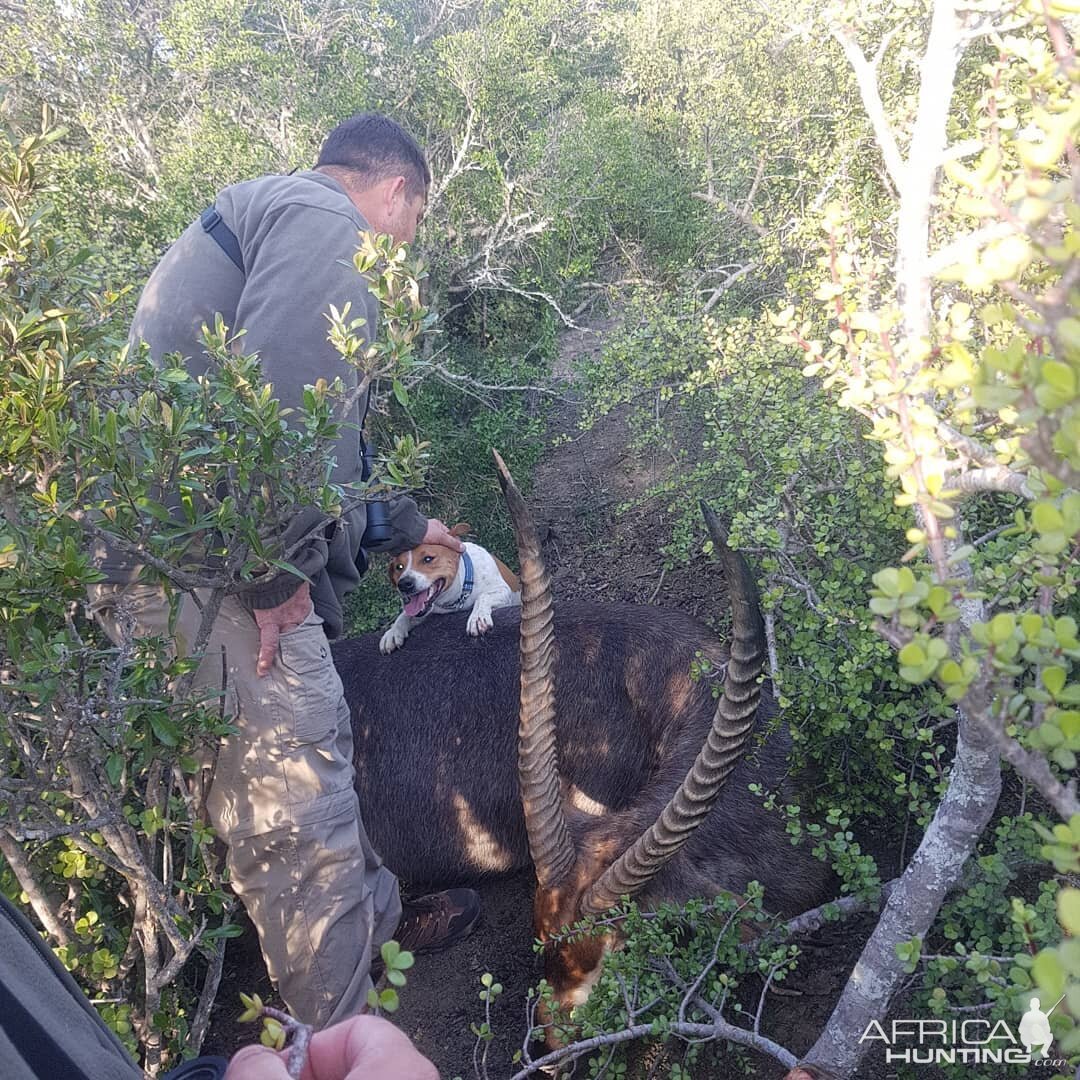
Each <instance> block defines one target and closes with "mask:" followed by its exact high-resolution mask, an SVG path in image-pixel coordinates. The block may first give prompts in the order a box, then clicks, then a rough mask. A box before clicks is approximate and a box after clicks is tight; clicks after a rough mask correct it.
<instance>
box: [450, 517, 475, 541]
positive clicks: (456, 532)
mask: <svg viewBox="0 0 1080 1080" xmlns="http://www.w3.org/2000/svg"><path fill="white" fill-rule="evenodd" d="M470 532H472V526H471V525H470V524H469V523H468V522H467V521H460V522H458V524H457V525H455V526H454V527H453V528H452V529H451V530H450V535H451V536H456V537H457V538H458V539H459V540H460V539H461V538H462V537H463V536H467V535H468V534H469V533H470Z"/></svg>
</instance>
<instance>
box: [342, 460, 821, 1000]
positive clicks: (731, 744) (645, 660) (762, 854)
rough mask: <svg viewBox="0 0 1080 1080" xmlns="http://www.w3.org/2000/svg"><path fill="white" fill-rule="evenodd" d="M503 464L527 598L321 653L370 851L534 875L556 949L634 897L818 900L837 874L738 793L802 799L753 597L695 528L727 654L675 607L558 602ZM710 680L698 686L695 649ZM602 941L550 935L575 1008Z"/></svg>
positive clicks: (540, 923)
mask: <svg viewBox="0 0 1080 1080" xmlns="http://www.w3.org/2000/svg"><path fill="white" fill-rule="evenodd" d="M499 464H500V471H501V476H500V481H501V483H502V484H503V489H504V492H505V494H506V497H507V503H508V505H509V508H510V514H511V518H512V521H513V524H514V530H515V536H516V538H517V543H518V550H519V555H520V565H521V579H522V606H521V609H520V612H519V611H518V609H516V608H504V609H499V610H497V611H495V613H494V616H495V625H494V627H493V628H492V629H491V630H490V631H489V632H488V633H487V634H486V635H484V636H483V637H480V638H471V637H468V636H467V635H466V633H465V616H448V617H445V618H443V619H440V620H438V622H437V624H436V623H427V624H423V625H421V626H420V627H419V628H418V629H417V630H416V631H415V632H414V634H413V636H412V637H410V639H409V647H408V649H403V650H400V651H399V652H396V653H394V654H392V655H390V656H383V655H381V654H380V652H379V648H378V641H379V636H378V635H377V634H371V635H367V636H365V637H363V638H358V639H353V640H348V641H342V642H338V643H335V645H334V646H333V650H334V658H335V662H336V664H337V667H338V670H339V671H340V673H341V678H342V681H343V683H344V686H345V694H346V697H347V699H348V701H349V704H350V707H351V709H352V719H353V733H354V738H355V747H356V771H357V780H356V783H357V790H358V792H359V795H360V802H361V809H362V813H363V820H364V823H365V825H366V827H367V831H368V834H369V836H370V838H371V841H372V843H373V845H374V847H375V849H376V850H377V851H379V852H380V854H381V855H382V857H383V859H384V860H385V862H386V863H387V865H388V866H389V867H390V868H391V869H392V870H393V871H394V872H395V873H397V874H399V875H400V876H402V877H404V878H405V879H406V880H408V881H410V882H411V883H414V884H421V883H423V884H436V883H437V884H451V883H454V882H462V881H468V880H470V879H475V878H476V877H477V876H480V875H485V874H492V873H499V872H505V871H509V870H513V869H516V868H518V867H522V866H525V865H528V863H529V862H530V861H531V862H532V864H533V866H534V867H535V870H536V877H537V885H538V887H537V892H536V900H535V905H534V925H535V930H536V933H537V936H538V937H540V938H541V939H542V940H545V941H547V940H550V939H551V938H552V937H553V936H554V935H556V934H557V932H558V931H559V930H560V929H561V928H562V927H564V926H566V925H569V924H572V923H574V922H577V921H578V920H579V919H581V918H582V917H583V916H585V915H589V914H599V913H602V912H604V911H606V910H608V909H609V908H611V907H612V906H613V905H615V904H616V903H618V901H619V898H620V897H621V896H623V895H631V896H635V897H636V898H637V899H638V901H639V902H640V903H641V904H642V905H643V906H648V905H654V904H656V903H659V902H661V901H664V900H675V901H683V900H687V899H689V898H691V897H697V896H715V895H716V894H718V893H720V892H723V891H730V892H739V891H741V890H742V889H743V888H744V887H745V886H746V884H747V883H748V882H749V881H752V880H757V881H759V882H761V884H762V885H763V886H764V887H765V903H766V906H767V907H768V908H769V909H770V910H772V911H775V912H777V913H778V914H785V915H787V914H796V913H798V912H801V911H803V910H805V909H807V908H810V907H813V906H815V905H816V904H818V903H821V902H823V901H825V900H827V899H829V897H830V895H831V889H830V887H829V886H830V883H831V875H830V873H829V871H828V870H827V868H826V867H825V866H824V865H823V864H822V863H820V862H818V861H817V860H815V859H814V858H813V857H812V856H810V855H809V854H808V853H806V852H805V851H803V850H801V849H798V848H793V847H792V846H791V844H790V842H789V840H788V838H787V836H786V834H785V831H784V828H783V824H782V822H781V821H780V820H779V818H778V817H777V816H776V815H775V814H773V813H769V812H767V811H765V810H764V809H763V808H762V805H761V800H760V798H759V797H758V796H756V795H754V794H752V793H751V792H750V791H749V790H748V785H749V784H750V783H752V782H757V783H759V784H761V785H762V786H763V787H765V788H766V789H770V790H779V791H780V793H781V798H784V799H787V800H788V801H796V799H797V796H796V795H795V793H794V792H793V791H792V790H791V789H790V786H789V784H788V782H787V780H786V774H787V761H786V757H787V751H788V748H789V738H788V736H787V733H786V731H785V730H784V729H783V727H782V726H780V727H778V729H777V730H776V731H775V732H773V733H772V734H771V735H770V736H769V737H768V738H766V739H765V740H764V742H762V743H761V744H760V745H758V744H757V743H756V742H755V745H754V746H753V747H752V748H751V749H750V750H749V751H747V747H748V744H749V741H750V736H751V734H752V732H753V730H754V727H755V724H758V723H764V722H766V721H768V720H769V719H771V718H774V717H775V714H776V706H775V703H774V701H773V699H772V696H771V694H770V693H769V690H768V688H767V687H766V686H763V685H762V684H761V683H760V682H759V676H760V673H761V670H762V665H763V657H764V652H765V644H764V632H763V624H762V620H761V615H760V612H759V610H758V601H757V591H756V588H755V585H754V581H753V578H752V577H751V575H750V572H749V568H748V567H747V566H746V563H745V561H744V560H743V559H742V557H741V556H739V555H738V554H736V553H735V552H732V551H730V550H729V549H728V548H727V546H726V544H725V543H724V537H723V536H722V534H721V532H720V530H719V526H718V524H717V523H716V521H715V519H713V518H711V516H709V517H708V520H709V526H710V530H711V531H712V533H713V538H714V543H715V546H716V549H717V551H718V553H719V554H720V557H721V561H722V563H723V566H724V571H725V576H726V578H727V588H728V592H729V596H730V600H731V604H732V608H733V629H732V642H731V648H730V650H728V649H725V648H723V647H722V645H721V644H720V642H718V641H717V639H716V637H715V635H713V634H712V632H711V631H709V630H708V629H706V628H705V627H703V626H701V625H700V624H699V623H697V622H696V621H695V620H693V619H691V618H690V617H688V616H686V615H684V614H682V613H680V612H676V611H668V610H664V609H662V608H654V607H645V606H637V605H630V604H587V603H565V604H560V605H559V608H558V610H557V611H555V610H554V609H553V606H552V601H551V591H550V587H549V583H548V579H547V575H546V572H545V570H544V567H543V564H542V562H541V559H540V550H539V543H538V541H537V538H536V533H535V530H534V528H533V526H532V524H531V522H530V521H529V519H528V515H527V513H526V511H525V506H524V503H523V501H522V499H521V496H520V495H519V494H518V492H517V489H516V488H515V487H514V486H513V483H512V481H511V480H510V478H509V475H508V474H507V473H506V472H505V467H503V466H502V464H501V461H500V462H499ZM702 656H703V657H704V658H705V659H707V660H708V661H709V662H710V665H711V667H712V670H713V671H714V672H723V674H724V684H723V691H722V693H721V695H720V698H719V703H717V702H716V701H715V700H714V699H713V696H712V692H711V687H710V685H709V684H710V680H708V679H698V680H695V679H693V678H692V677H691V668H692V664H693V662H694V661H695V658H698V657H702ZM608 945H609V942H605V941H604V940H602V939H599V938H597V937H578V938H576V939H574V940H571V941H565V940H560V941H559V943H558V944H557V945H554V946H553V947H551V948H549V949H548V950H547V951H546V955H545V969H546V976H547V979H548V981H549V983H550V984H551V985H552V986H553V987H554V989H555V996H556V999H557V1000H558V1001H559V1002H560V1003H561V1004H563V1005H565V1006H572V1005H574V1004H577V1003H579V1002H580V1001H583V1000H584V998H585V997H586V996H587V994H588V991H589V989H590V988H591V986H592V985H593V984H594V983H595V981H596V978H597V977H598V975H599V973H600V970H601V964H602V962H603V954H604V951H605V949H606V948H607V947H608Z"/></svg>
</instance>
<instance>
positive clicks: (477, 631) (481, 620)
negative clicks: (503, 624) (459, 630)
mask: <svg viewBox="0 0 1080 1080" xmlns="http://www.w3.org/2000/svg"><path fill="white" fill-rule="evenodd" d="M494 625H495V624H494V623H493V622H492V620H491V612H490V611H474V612H473V613H472V614H471V615H470V616H469V621H468V622H467V623H466V624H465V629H466V630H467V631H468V632H469V633H470V634H471V635H472V636H473V637H479V636H480V635H481V634H486V633H487V632H488V631H489V630H490V629H491V628H492V626H494Z"/></svg>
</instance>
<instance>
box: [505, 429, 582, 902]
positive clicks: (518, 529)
mask: <svg viewBox="0 0 1080 1080" xmlns="http://www.w3.org/2000/svg"><path fill="white" fill-rule="evenodd" d="M492 453H493V454H494V455H495V464H496V466H497V467H498V470H499V486H500V487H501V488H502V492H503V495H504V497H505V498H506V506H507V509H508V510H509V511H510V522H511V524H512V525H513V527H514V540H515V541H516V543H517V549H518V559H519V562H520V566H521V715H520V719H519V721H518V780H519V784H520V786H521V805H522V808H523V809H524V811H525V829H526V831H527V832H528V834H529V854H530V855H531V856H532V861H533V865H534V866H535V867H536V880H537V881H538V882H539V883H540V886H541V887H542V888H546V887H550V886H553V885H557V884H558V883H559V882H560V881H562V880H563V879H564V878H565V877H566V876H567V875H568V874H569V873H570V870H571V869H572V868H573V865H574V862H575V854H574V844H573V841H572V840H571V839H570V833H569V831H568V830H567V828H566V818H565V817H564V816H563V809H562V793H561V791H560V788H559V759H558V752H557V750H556V746H555V678H554V675H553V665H554V659H555V655H554V654H555V633H554V630H553V627H552V613H551V582H550V581H549V580H548V576H547V570H546V569H545V568H544V563H543V560H542V559H541V558H540V541H539V539H538V538H537V535H536V529H535V527H534V526H533V523H532V519H531V518H530V517H529V512H528V510H527V509H526V507H525V500H524V499H522V497H521V492H520V491H518V489H517V486H516V485H515V484H514V481H513V478H512V477H511V476H510V471H509V470H508V469H507V467H506V464H505V463H504V462H503V459H502V458H501V457H500V456H499V454H498V452H497V451H495V450H493V451H492Z"/></svg>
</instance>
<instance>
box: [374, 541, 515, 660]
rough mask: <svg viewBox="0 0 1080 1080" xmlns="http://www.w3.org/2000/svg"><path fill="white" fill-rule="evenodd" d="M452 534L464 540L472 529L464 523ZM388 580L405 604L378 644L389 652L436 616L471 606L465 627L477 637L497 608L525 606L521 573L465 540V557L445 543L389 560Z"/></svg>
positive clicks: (402, 643)
mask: <svg viewBox="0 0 1080 1080" xmlns="http://www.w3.org/2000/svg"><path fill="white" fill-rule="evenodd" d="M450 532H451V534H452V535H453V536H456V537H458V539H461V538H462V537H463V536H465V535H467V534H468V532H469V526H468V525H467V524H465V523H464V522H462V523H461V524H460V525H455V526H454V527H453V528H452V529H451V530H450ZM390 581H391V582H392V583H393V585H394V587H395V588H396V589H397V590H398V592H400V593H401V596H402V600H403V603H404V606H403V608H402V612H401V614H400V615H399V616H398V617H397V618H396V619H395V620H394V625H393V626H391V627H390V629H389V630H387V631H386V633H385V634H383V636H382V638H381V639H380V641H379V651H380V652H382V653H386V654H389V653H392V652H393V651H394V650H395V649H399V648H401V646H402V645H404V644H405V639H406V638H407V637H408V636H409V632H410V631H411V630H412V629H413V627H414V626H416V625H417V624H418V623H419V622H420V621H421V619H425V618H427V616H428V615H430V614H431V613H432V612H434V613H435V614H439V615H445V614H447V613H449V612H452V611H469V610H470V608H471V609H472V610H471V612H470V614H469V621H468V622H467V623H466V624H465V629H466V630H467V631H468V632H469V633H470V634H471V635H472V636H473V637H477V636H479V635H480V634H483V633H486V632H487V631H488V630H490V629H491V626H492V621H491V612H492V610H493V609H494V608H499V607H513V606H515V605H519V604H520V603H521V582H520V581H519V580H518V576H517V574H515V573H514V572H513V570H511V569H510V567H508V566H507V565H506V564H505V563H504V562H502V560H500V559H497V558H496V557H495V556H494V555H492V554H491V552H490V551H487V550H485V549H484V548H482V547H480V545H479V544H470V543H467V542H466V543H465V550H464V551H463V552H462V553H461V554H458V552H456V551H454V550H452V549H451V548H448V547H443V546H442V545H441V544H421V545H420V546H419V547H414V548H413V549H412V550H411V551H403V552H401V554H399V555H395V556H394V557H393V558H392V559H391V560H390Z"/></svg>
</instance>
